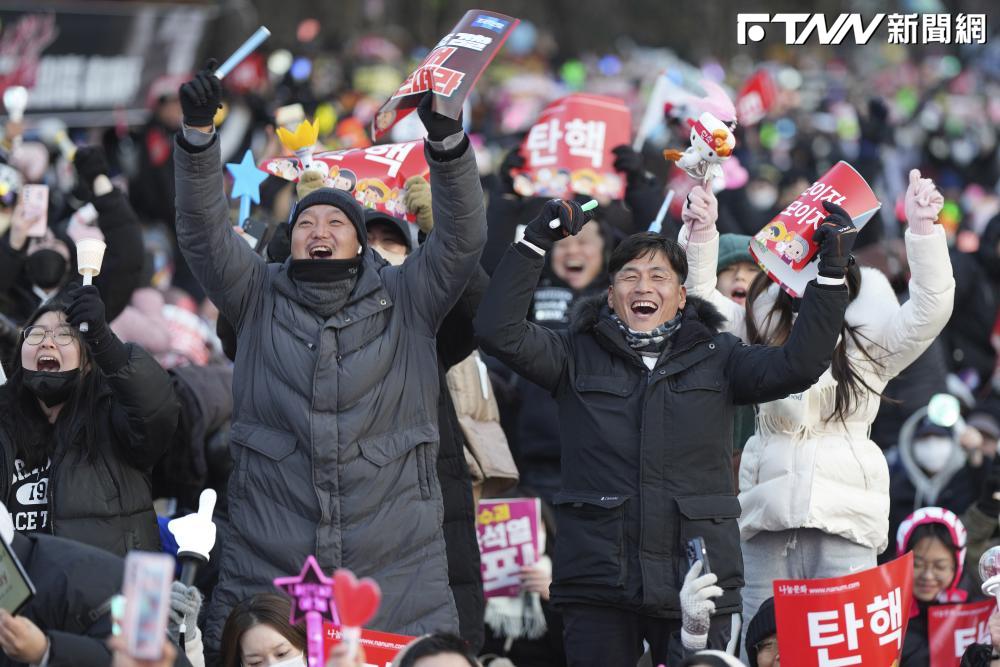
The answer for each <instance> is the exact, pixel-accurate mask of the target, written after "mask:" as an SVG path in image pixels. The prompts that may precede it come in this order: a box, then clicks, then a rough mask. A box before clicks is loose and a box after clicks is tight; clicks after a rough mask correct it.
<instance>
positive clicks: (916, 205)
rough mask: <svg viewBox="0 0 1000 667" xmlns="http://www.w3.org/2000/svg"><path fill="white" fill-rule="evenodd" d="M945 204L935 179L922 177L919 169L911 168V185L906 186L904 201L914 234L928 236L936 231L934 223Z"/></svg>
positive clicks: (909, 223) (908, 221)
mask: <svg viewBox="0 0 1000 667" xmlns="http://www.w3.org/2000/svg"><path fill="white" fill-rule="evenodd" d="M943 206H944V197H942V196H941V193H940V192H938V189H937V187H936V186H935V185H934V181H932V180H931V179H929V178H920V171H919V170H918V169H911V170H910V186H909V187H908V188H906V198H905V199H904V202H903V207H904V210H905V211H906V223H907V224H908V225H909V226H910V231H912V232H913V233H914V234H920V235H921V236H926V235H928V234H931V233H933V232H934V223H935V222H936V221H937V218H938V213H940V212H941V208H942V207H943Z"/></svg>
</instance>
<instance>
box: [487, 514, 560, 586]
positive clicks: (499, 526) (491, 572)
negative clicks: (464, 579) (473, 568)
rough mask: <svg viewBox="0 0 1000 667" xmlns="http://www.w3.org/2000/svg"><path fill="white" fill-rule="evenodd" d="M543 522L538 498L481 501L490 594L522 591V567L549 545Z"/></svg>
mask: <svg viewBox="0 0 1000 667" xmlns="http://www.w3.org/2000/svg"><path fill="white" fill-rule="evenodd" d="M541 525H542V509H541V503H540V501H539V500H538V498H511V499H506V498H505V499H503V500H480V501H479V512H478V513H477V515H476V536H477V537H478V538H479V551H480V553H481V568H482V573H483V592H484V593H485V594H486V597H497V596H512V595H517V594H518V593H519V592H520V591H521V580H520V576H519V575H520V572H521V568H522V567H523V566H525V565H534V564H535V563H536V562H537V561H538V557H539V555H541V553H542V551H543V550H544V548H545V544H544V542H543V538H542V531H541Z"/></svg>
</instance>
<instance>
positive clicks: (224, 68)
mask: <svg viewBox="0 0 1000 667" xmlns="http://www.w3.org/2000/svg"><path fill="white" fill-rule="evenodd" d="M270 36H271V31H270V30H268V29H267V28H265V27H264V26H261V27H259V28H257V32H255V33H254V34H252V35H250V38H249V39H247V41H245V42H243V44H242V45H241V46H240V48H238V49H236V50H235V51H233V55H231V56H229V57H228V58H226V62H224V63H222V64H221V65H219V67H218V69H216V70H215V76H217V77H218V78H219V79H220V80H221V79H223V78H225V76H226V75H227V74H229V73H230V72H232V71H233V70H234V69H235V68H236V66H237V65H239V64H240V63H241V62H243V60H244V59H245V58H246V57H247V56H248V55H250V54H251V53H253V52H254V50H255V49H256V48H257V47H258V46H260V45H261V44H263V43H264V40H266V39H267V38H268V37H270Z"/></svg>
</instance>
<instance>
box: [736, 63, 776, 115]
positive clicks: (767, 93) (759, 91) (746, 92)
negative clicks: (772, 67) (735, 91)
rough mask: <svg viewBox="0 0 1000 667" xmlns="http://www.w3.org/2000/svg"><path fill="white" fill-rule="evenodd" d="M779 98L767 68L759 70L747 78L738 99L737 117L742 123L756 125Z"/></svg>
mask: <svg viewBox="0 0 1000 667" xmlns="http://www.w3.org/2000/svg"><path fill="white" fill-rule="evenodd" d="M777 98H778V89H777V87H776V86H775V85H774V79H772V78H771V74H770V73H769V72H768V71H767V70H766V69H762V70H758V71H757V73H756V74H754V75H753V76H751V77H750V78H749V79H747V82H746V83H745V84H743V89H742V90H740V94H739V96H738V97H737V99H736V117H737V118H738V119H739V121H740V125H755V124H757V123H759V122H760V121H761V120H763V118H764V116H766V115H767V112H768V111H770V110H771V107H773V106H774V102H775V100H776V99H777Z"/></svg>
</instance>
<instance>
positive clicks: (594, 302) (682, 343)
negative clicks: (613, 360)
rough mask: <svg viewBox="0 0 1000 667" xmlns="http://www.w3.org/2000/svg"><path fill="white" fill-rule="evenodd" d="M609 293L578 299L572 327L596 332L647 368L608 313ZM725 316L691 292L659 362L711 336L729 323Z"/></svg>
mask: <svg viewBox="0 0 1000 667" xmlns="http://www.w3.org/2000/svg"><path fill="white" fill-rule="evenodd" d="M609 313H610V310H609V309H608V296H607V293H606V292H603V293H601V294H595V295H593V296H589V297H585V298H582V299H579V300H577V302H576V303H575V304H574V306H573V312H572V314H571V315H570V330H571V331H572V332H573V333H577V334H580V333H592V334H593V335H594V336H596V337H597V338H598V340H599V341H601V342H602V344H603V345H604V346H605V347H607V348H609V349H610V350H611V351H613V352H615V353H617V354H618V355H619V356H624V357H626V358H628V359H630V360H632V361H634V362H635V363H637V364H640V365H641V366H642V367H643V368H645V365H644V364H643V363H642V360H641V359H640V358H639V355H638V353H636V351H635V350H633V349H632V348H631V347H629V346H628V344H627V343H626V342H625V338H624V336H622V334H621V331H620V330H619V329H618V327H617V325H615V324H614V322H612V321H611V319H610V318H609V317H607V315H608V314H609ZM725 321H726V320H725V317H723V315H722V313H720V312H719V311H718V309H716V307H715V306H713V305H712V304H711V303H709V302H708V301H705V300H704V299H700V298H698V297H696V296H690V295H689V296H688V298H687V303H686V304H685V306H684V316H683V318H682V320H681V328H680V330H678V332H677V333H676V334H675V336H674V338H673V340H672V341H671V344H670V345H669V346H668V347H667V349H666V350H665V351H664V353H663V354H661V355H660V360H659V361H658V362H657V366H659V365H661V364H663V363H664V360H665V359H668V358H670V357H672V356H674V355H676V354H680V353H682V352H685V351H686V350H688V349H689V348H691V347H693V346H694V345H696V344H697V343H699V342H701V341H703V340H708V339H710V338H711V337H712V336H714V335H716V334H717V333H719V331H720V330H721V329H722V326H723V324H725Z"/></svg>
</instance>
